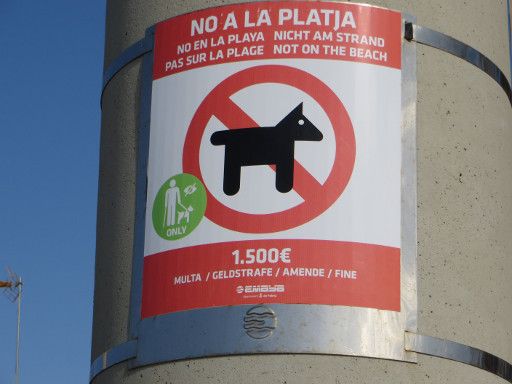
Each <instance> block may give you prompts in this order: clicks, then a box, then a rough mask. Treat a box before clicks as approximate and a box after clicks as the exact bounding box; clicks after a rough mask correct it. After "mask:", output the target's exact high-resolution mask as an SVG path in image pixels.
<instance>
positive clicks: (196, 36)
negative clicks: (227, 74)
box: [154, 1, 401, 79]
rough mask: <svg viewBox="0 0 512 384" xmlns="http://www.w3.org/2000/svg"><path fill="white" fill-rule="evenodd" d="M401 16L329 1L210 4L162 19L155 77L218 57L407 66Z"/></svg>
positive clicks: (211, 62) (225, 59)
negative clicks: (403, 55)
mask: <svg viewBox="0 0 512 384" xmlns="http://www.w3.org/2000/svg"><path fill="white" fill-rule="evenodd" d="M400 21H401V15H400V13H398V12H394V11H390V10H387V9H381V8H375V7H370V6H361V5H355V4H340V3H334V2H333V3H330V2H296V1H273V2H257V3H251V4H238V5H233V6H229V7H218V8H210V9H205V10H202V11H198V12H193V13H189V14H186V15H182V16H178V17H175V18H173V19H170V20H167V21H164V22H162V23H160V24H158V25H157V26H156V39H155V50H154V53H155V56H154V79H158V78H161V77H164V76H168V75H171V74H174V73H178V72H181V71H185V70H189V69H193V68H199V67H204V66H209V65H214V64H222V63H230V62H238V61H244V60H262V59H289V58H301V59H308V58H309V59H327V60H345V61H353V62H360V63H368V64H375V65H381V66H386V67H391V68H400V66H401V49H400V47H401V22H400Z"/></svg>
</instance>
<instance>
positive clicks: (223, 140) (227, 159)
mask: <svg viewBox="0 0 512 384" xmlns="http://www.w3.org/2000/svg"><path fill="white" fill-rule="evenodd" d="M302 104H303V103H300V104H299V105H298V106H297V107H295V108H294V109H293V110H292V111H291V112H290V113H289V114H288V115H286V117H285V118H283V119H282V120H281V121H280V122H279V123H277V125H276V126H275V127H260V128H239V129H231V130H225V131H217V132H214V133H213V134H212V136H211V138H210V142H211V143H212V144H213V145H225V151H224V182H223V190H224V193H225V194H226V195H229V196H232V195H235V194H236V193H237V192H238V191H239V190H240V175H241V170H242V167H243V166H248V165H266V164H268V165H272V164H273V165H275V167H276V169H275V171H276V189H277V190H278V191H279V192H281V193H286V192H289V191H291V190H292V188H293V164H294V149H295V141H321V140H322V139H323V135H322V132H320V131H319V130H318V128H316V127H315V126H314V125H313V124H312V123H311V122H310V121H309V120H308V119H307V118H306V117H305V116H304V115H303V114H302Z"/></svg>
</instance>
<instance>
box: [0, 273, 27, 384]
mask: <svg viewBox="0 0 512 384" xmlns="http://www.w3.org/2000/svg"><path fill="white" fill-rule="evenodd" d="M7 274H8V278H7V281H1V280H0V288H1V289H3V292H4V295H5V296H6V297H7V299H9V301H10V302H11V303H14V302H16V301H17V302H18V317H17V321H16V328H17V330H16V368H15V377H16V381H15V383H16V384H19V383H20V330H21V288H22V286H23V283H22V282H21V277H19V276H18V275H17V274H16V273H14V272H13V271H12V270H11V269H10V268H7Z"/></svg>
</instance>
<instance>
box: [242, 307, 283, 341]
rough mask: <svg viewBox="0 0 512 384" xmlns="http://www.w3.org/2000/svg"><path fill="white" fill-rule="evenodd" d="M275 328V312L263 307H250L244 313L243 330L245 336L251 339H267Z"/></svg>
mask: <svg viewBox="0 0 512 384" xmlns="http://www.w3.org/2000/svg"><path fill="white" fill-rule="evenodd" d="M276 326H277V317H276V314H275V312H274V311H273V310H272V309H270V308H268V307H265V306H264V305H258V306H256V307H252V308H251V309H249V310H248V311H247V312H246V313H245V316H244V329H245V332H246V333H247V335H248V336H250V337H252V338H253V339H264V338H265V337H269V336H270V335H271V334H272V333H273V332H274V329H276Z"/></svg>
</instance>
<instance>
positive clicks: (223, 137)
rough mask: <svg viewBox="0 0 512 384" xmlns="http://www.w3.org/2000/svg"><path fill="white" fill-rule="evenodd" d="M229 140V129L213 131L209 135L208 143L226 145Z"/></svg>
mask: <svg viewBox="0 0 512 384" xmlns="http://www.w3.org/2000/svg"><path fill="white" fill-rule="evenodd" d="M228 142H229V130H227V131H217V132H214V133H213V135H212V137H210V143H212V144H213V145H226V144H227V143H228Z"/></svg>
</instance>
